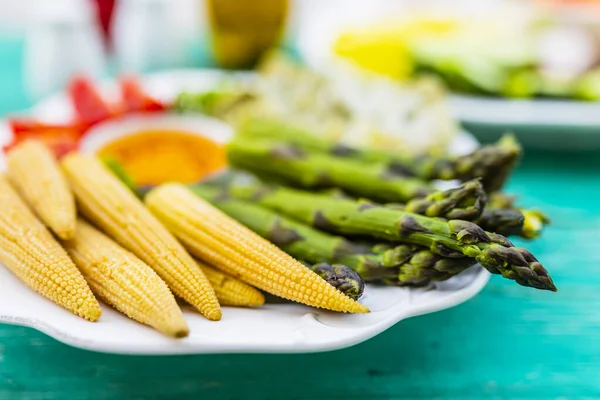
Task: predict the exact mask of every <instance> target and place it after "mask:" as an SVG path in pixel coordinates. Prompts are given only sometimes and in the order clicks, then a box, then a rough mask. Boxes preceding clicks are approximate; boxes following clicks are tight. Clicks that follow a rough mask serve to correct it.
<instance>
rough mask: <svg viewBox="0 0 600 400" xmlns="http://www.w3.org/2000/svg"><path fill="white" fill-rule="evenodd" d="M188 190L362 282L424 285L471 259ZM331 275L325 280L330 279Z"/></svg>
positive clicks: (213, 191) (306, 257)
mask: <svg viewBox="0 0 600 400" xmlns="http://www.w3.org/2000/svg"><path fill="white" fill-rule="evenodd" d="M192 190H193V191H194V192H195V193H196V194H197V195H199V196H201V197H203V198H204V199H206V200H208V201H210V202H211V203H213V204H214V205H215V206H217V207H218V208H219V209H220V210H221V211H223V212H225V213H226V214H228V215H229V216H230V217H232V218H235V219H236V220H238V221H239V222H241V223H242V224H244V225H246V226H247V227H249V228H250V229H252V230H253V231H255V232H256V233H258V234H259V235H261V236H263V237H264V238H265V239H267V240H269V241H271V242H272V243H274V244H276V245H277V246H279V247H281V248H282V249H283V250H285V251H286V252H287V253H289V254H290V255H292V256H293V257H295V258H298V259H300V260H303V261H305V262H307V263H319V262H323V261H325V262H329V263H336V264H338V265H339V264H341V265H345V266H348V267H350V268H351V269H352V270H354V271H356V272H358V273H359V275H360V276H361V277H362V278H363V279H364V280H365V281H367V282H379V283H384V284H388V285H399V286H423V285H427V284H429V283H431V282H434V281H441V280H445V279H448V278H449V277H451V276H454V275H456V274H457V273H459V272H461V271H463V270H465V269H466V268H468V267H470V266H472V265H474V264H475V260H473V259H470V258H466V257H461V258H449V257H444V256H441V255H438V254H435V253H433V252H431V251H429V250H427V249H426V248H424V247H422V246H415V245H410V244H397V245H392V244H384V243H381V244H378V245H373V246H367V245H362V244H359V243H354V242H351V241H349V240H348V239H346V238H344V237H341V236H334V235H331V234H328V233H325V232H322V231H319V230H317V229H315V228H312V227H310V226H308V225H306V224H303V223H301V222H297V221H294V220H293V219H290V218H287V217H285V216H282V215H280V214H278V213H277V212H275V211H273V210H270V209H268V208H265V207H262V206H260V205H257V204H254V203H252V202H250V201H245V200H238V199H235V198H233V197H231V196H229V195H228V194H227V193H226V192H224V191H223V190H222V189H220V188H216V187H211V186H209V185H198V186H194V187H192ZM313 268H318V266H315V267H313ZM313 270H315V269H313ZM337 275H338V276H339V275H340V273H338V274H337ZM331 279H333V278H330V279H326V280H328V281H330V283H331ZM353 281H356V280H355V279H354V280H353ZM351 283H352V284H353V282H351ZM334 286H335V285H334ZM344 292H346V293H347V290H344Z"/></svg>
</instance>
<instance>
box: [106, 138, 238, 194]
mask: <svg viewBox="0 0 600 400" xmlns="http://www.w3.org/2000/svg"><path fill="white" fill-rule="evenodd" d="M98 155H99V156H101V157H111V158H113V159H115V160H117V161H118V162H120V163H121V164H122V165H123V168H125V170H126V171H127V173H129V174H130V175H131V177H132V179H133V180H134V181H135V183H136V184H137V185H158V184H161V183H165V182H182V183H194V182H197V181H199V180H201V179H202V178H203V177H204V176H206V175H208V174H210V173H213V172H216V171H218V170H220V169H222V168H223V167H225V166H226V165H227V157H226V154H225V149H224V147H223V146H222V145H220V144H217V143H215V142H213V141H212V140H210V139H207V138H205V137H202V136H199V135H194V134H192V133H188V132H185V131H175V130H174V131H171V130H151V131H141V132H136V133H133V134H129V135H127V136H124V137H122V138H120V139H117V140H115V141H113V142H110V143H109V144H107V145H105V146H104V147H102V148H101V149H100V150H99V151H98Z"/></svg>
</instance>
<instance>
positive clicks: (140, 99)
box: [119, 76, 167, 112]
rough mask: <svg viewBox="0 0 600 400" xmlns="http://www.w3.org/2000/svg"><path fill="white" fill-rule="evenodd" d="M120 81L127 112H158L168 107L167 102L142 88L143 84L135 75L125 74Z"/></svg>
mask: <svg viewBox="0 0 600 400" xmlns="http://www.w3.org/2000/svg"><path fill="white" fill-rule="evenodd" d="M119 83H120V86H121V96H122V98H123V103H124V104H123V106H124V108H125V112H135V111H149V112H156V111H164V110H166V109H167V106H166V105H165V104H163V103H161V102H160V101H158V100H156V99H154V98H152V97H150V96H149V95H148V94H146V92H144V90H143V89H142V85H141V84H140V83H139V81H138V80H137V79H135V78H134V77H131V76H124V77H122V78H121V79H120V81H119Z"/></svg>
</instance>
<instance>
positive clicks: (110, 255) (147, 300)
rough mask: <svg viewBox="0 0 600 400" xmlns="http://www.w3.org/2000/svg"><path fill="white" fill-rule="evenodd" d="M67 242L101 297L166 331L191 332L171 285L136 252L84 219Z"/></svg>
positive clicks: (172, 334) (78, 263) (70, 252)
mask: <svg viewBox="0 0 600 400" xmlns="http://www.w3.org/2000/svg"><path fill="white" fill-rule="evenodd" d="M64 246H65V249H66V250H67V251H68V253H69V255H70V256H71V258H72V259H73V261H75V264H76V265H77V267H78V268H79V270H80V271H81V272H82V273H83V276H84V277H85V279H86V280H87V281H88V283H89V285H90V287H91V288H92V291H93V292H94V293H96V295H97V296H98V297H99V298H100V299H102V300H104V301H105V302H106V303H108V304H110V305H112V306H114V307H115V308H116V309H117V310H119V311H121V312H122V313H124V314H126V315H127V316H128V317H129V318H131V319H134V320H136V321H138V322H141V323H143V324H146V325H150V326H152V327H153V328H155V329H156V330H158V331H159V332H162V333H164V334H165V335H168V336H174V337H186V336H187V335H188V333H189V330H188V327H187V324H186V322H185V320H184V319H183V314H182V313H181V309H180V308H179V306H178V305H177V302H176V301H175V298H174V297H173V295H172V294H171V291H170V290H169V288H168V287H167V285H166V284H165V283H164V282H163V280H162V279H160V277H159V276H158V275H157V274H156V272H154V271H153V270H152V268H150V267H149V266H147V265H146V264H145V263H144V262H143V261H142V260H140V259H139V258H137V257H136V256H135V255H133V253H130V252H129V251H127V250H125V249H124V248H122V247H121V246H119V245H118V244H117V243H115V242H114V241H113V240H112V239H110V238H109V237H108V236H106V235H104V234H103V233H101V232H100V231H98V230H96V228H94V227H92V226H91V225H90V224H88V223H87V222H85V221H83V220H79V221H77V233H76V234H75V238H74V239H72V240H68V241H65V242H64Z"/></svg>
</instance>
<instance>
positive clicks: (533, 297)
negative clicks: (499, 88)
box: [0, 40, 600, 400]
mask: <svg viewBox="0 0 600 400" xmlns="http://www.w3.org/2000/svg"><path fill="white" fill-rule="evenodd" d="M20 49H21V47H20V43H19V42H18V41H16V40H15V41H11V40H4V42H2V41H0V114H5V113H7V112H9V111H13V110H18V109H23V108H25V107H26V106H28V105H29V103H28V102H27V100H26V98H25V96H24V94H23V90H22V87H21V76H20V75H19V73H18V70H19V68H18V67H19V66H18V64H17V65H10V62H9V61H8V60H18V56H19V53H20V51H21V50H20ZM14 62H16V61H13V64H14ZM508 190H509V191H511V192H515V193H519V194H521V199H522V203H523V204H524V205H526V206H534V205H535V206H539V207H541V208H543V209H544V210H545V211H547V212H548V213H549V214H550V215H551V217H552V219H553V224H552V226H551V227H550V228H549V229H547V231H546V232H545V233H544V236H543V238H542V239H541V240H539V241H536V242H534V243H531V244H530V245H529V246H530V248H531V250H532V251H533V252H534V253H535V254H536V255H537V256H538V257H539V258H540V259H541V260H542V262H543V263H544V265H545V266H546V267H547V268H548V269H549V270H550V271H551V272H552V275H553V277H554V280H555V283H556V285H557V286H558V288H559V292H558V293H546V292H538V291H534V290H528V289H525V288H522V287H519V286H517V285H515V284H513V283H511V282H507V281H505V280H502V279H500V278H497V277H494V278H492V279H491V281H490V283H489V284H488V286H487V287H486V288H485V289H484V290H483V292H482V293H481V294H480V295H478V296H477V297H476V298H474V299H472V300H471V301H469V302H467V303H465V304H463V305H460V306H458V307H456V308H453V309H450V310H446V311H442V312H438V313H436V314H432V315H427V316H423V317H418V318H414V319H410V320H407V321H403V322H401V323H399V324H397V325H396V326H394V327H392V328H391V329H389V330H388V331H386V332H385V333H383V334H381V335H380V336H378V337H376V338H373V339H371V340H369V341H367V342H365V343H363V344H360V345H358V346H355V347H352V348H349V349H345V350H340V351H335V352H329V353H321V354H306V355H210V356H177V357H132V356H114V355H107V354H97V353H91V352H87V351H82V350H77V349H73V348H70V347H67V346H65V345H63V344H61V343H59V342H57V341H55V340H53V339H50V338H48V337H46V336H44V335H43V334H41V333H38V332H36V331H34V330H31V329H28V328H22V327H15V326H6V325H0V400H5V399H10V400H15V399H59V400H70V399H130V400H131V399H155V398H156V399H158V398H165V399H192V398H193V399H195V398H202V399H229V400H234V399H240V400H242V399H243V400H254V399H261V400H267V399H271V400H279V399H303V400H305V399H357V400H358V399H361V400H362V399H413V398H455V399H469V398H471V399H481V398H507V399H517V398H522V399H546V398H552V399H574V398H589V399H591V398H600V340H599V339H600V252H599V251H598V241H599V240H600V161H598V156H597V155H596V154H550V153H532V152H530V153H528V154H527V155H526V157H525V159H524V161H523V162H522V163H521V165H520V166H519V168H518V170H517V172H516V173H515V174H514V177H513V178H512V180H511V181H510V183H509V186H508ZM0 207H1V205H0ZM0 212H1V210H0Z"/></svg>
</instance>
